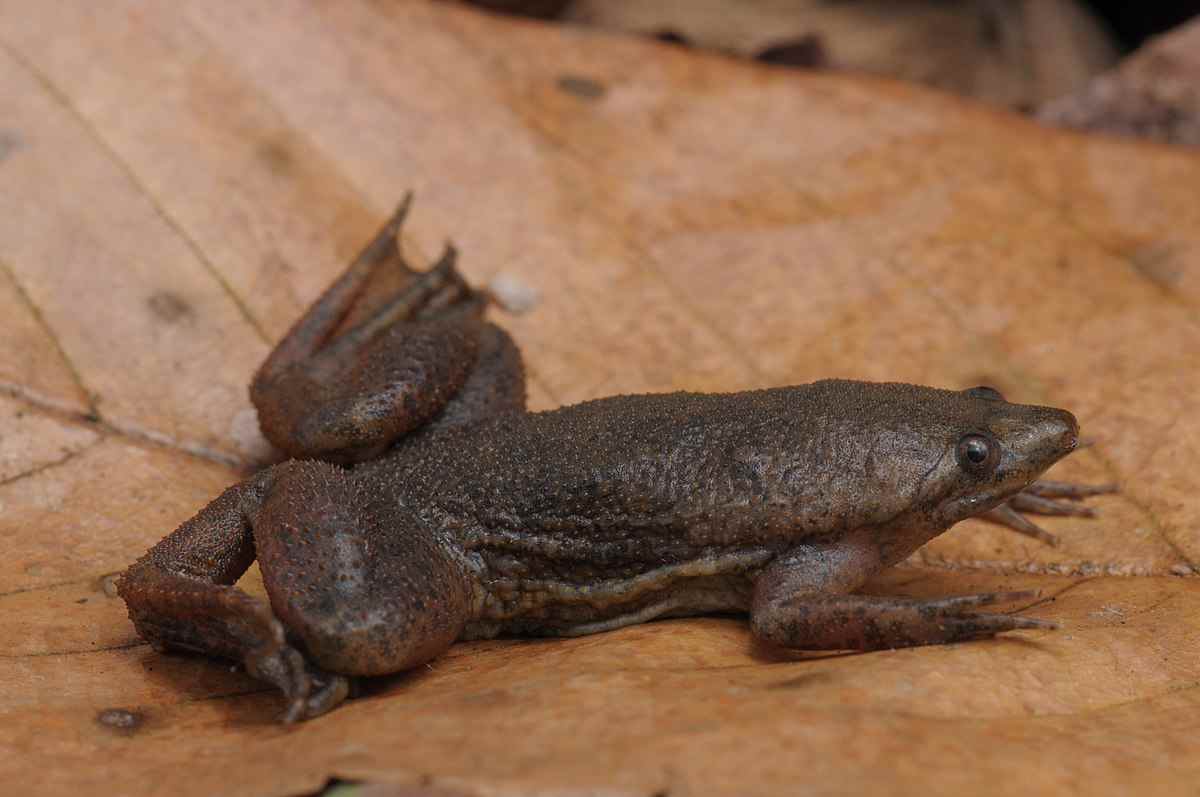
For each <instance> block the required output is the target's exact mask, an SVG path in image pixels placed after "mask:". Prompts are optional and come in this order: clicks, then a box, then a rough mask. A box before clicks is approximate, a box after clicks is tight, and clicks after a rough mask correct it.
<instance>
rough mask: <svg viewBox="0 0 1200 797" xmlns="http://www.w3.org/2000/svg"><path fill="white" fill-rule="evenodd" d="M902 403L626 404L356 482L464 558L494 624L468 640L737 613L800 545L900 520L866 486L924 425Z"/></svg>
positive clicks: (463, 443) (438, 449) (780, 397)
mask: <svg viewBox="0 0 1200 797" xmlns="http://www.w3.org/2000/svg"><path fill="white" fill-rule="evenodd" d="M907 388H908V386H895V387H894V390H901V391H902V390H905V389H907ZM892 392H893V387H892V386H879V385H863V384H862V383H855V382H832V381H831V382H818V383H814V384H812V385H805V386H800V387H791V388H779V389H772V390H762V391H753V392H746V393H733V394H716V395H713V394H692V393H670V394H659V395H642V396H618V397H613V398H608V399H602V400H598V401H593V402H587V403H584V404H579V405H575V406H572V407H566V408H563V409H560V410H554V411H551V412H543V413H531V414H513V415H510V416H505V417H501V418H496V419H493V420H490V421H487V422H485V423H482V424H476V425H472V426H469V427H463V428H460V429H448V430H443V431H437V432H432V433H428V434H425V435H421V436H418V437H417V438H415V439H413V440H411V441H408V442H406V443H404V444H402V445H401V446H399V447H398V448H397V449H395V451H394V452H393V453H392V454H391V455H390V456H389V457H388V458H387V459H386V460H384V461H382V462H380V463H377V464H371V465H367V466H363V468H362V470H361V473H362V475H363V477H364V478H367V479H371V480H375V481H377V483H378V485H379V489H378V490H376V492H377V493H378V494H380V495H381V496H386V500H397V501H400V502H402V503H404V504H405V505H406V506H408V507H410V508H413V509H416V510H417V514H418V515H419V516H421V517H422V518H424V519H425V522H427V523H429V524H430V525H431V526H434V527H436V528H437V530H438V533H441V534H446V535H447V537H448V539H451V540H453V541H454V544H455V545H457V546H459V547H460V548H461V549H462V550H463V552H464V555H465V557H466V561H467V562H468V563H469V566H470V567H471V568H472V569H473V570H474V571H475V574H476V576H477V578H478V580H479V582H480V583H481V584H483V585H484V586H483V590H484V592H485V593H486V595H487V598H486V601H485V603H486V606H485V608H484V609H483V610H482V611H481V617H483V618H485V619H490V620H492V621H495V622H496V623H498V624H493V625H487V624H486V623H485V624H484V625H483V626H480V627H478V628H475V630H474V631H472V634H473V635H486V634H490V633H495V632H498V631H500V630H505V631H515V632H519V633H585V632H590V631H594V630H599V629H601V628H604V627H607V626H606V625H605V624H606V623H617V624H624V623H625V622H632V621H634V620H636V619H637V618H640V619H645V618H646V617H647V616H663V615H665V614H672V613H679V614H689V613H694V612H698V611H721V610H732V609H744V608H745V606H746V601H747V600H748V599H749V594H750V589H751V585H752V578H753V575H754V574H755V573H756V572H757V570H758V569H760V568H761V567H763V566H764V565H765V564H766V563H768V562H769V561H770V560H771V559H772V558H774V556H776V555H777V554H778V553H779V552H781V551H782V550H785V549H786V548H788V547H790V546H791V545H793V544H794V543H795V542H796V541H797V540H798V539H802V538H804V537H806V536H809V535H824V534H835V533H838V532H840V531H845V530H848V529H850V528H854V527H858V526H861V525H862V524H863V523H864V522H871V519H872V518H873V517H877V516H878V517H882V516H884V515H890V514H894V507H891V506H887V505H885V504H886V497H885V496H881V497H880V500H878V501H876V500H875V497H874V496H873V490H872V488H871V487H870V486H869V484H868V483H869V482H870V480H871V479H873V478H876V477H877V476H878V474H877V473H874V472H873V471H877V470H878V469H879V465H878V463H874V462H873V460H872V457H873V456H874V451H875V447H876V446H875V441H877V440H878V439H879V436H880V434H881V432H882V431H883V430H885V429H887V428H894V427H896V425H897V424H900V425H903V424H905V423H912V422H914V419H913V417H912V414H913V411H912V410H911V408H910V409H909V411H908V412H905V408H904V407H902V406H898V405H897V404H896V402H895V401H894V396H892V395H891V393H892ZM929 392H930V393H931V394H940V393H944V391H929ZM919 398H922V399H923V398H924V397H919ZM917 403H918V404H920V403H922V402H921V401H918V402H917ZM901 404H904V402H901ZM915 422H916V423H918V424H919V419H917V420H916V421H915Z"/></svg>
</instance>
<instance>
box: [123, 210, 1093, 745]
mask: <svg viewBox="0 0 1200 797" xmlns="http://www.w3.org/2000/svg"><path fill="white" fill-rule="evenodd" d="M410 203H411V196H409V197H407V198H406V199H405V200H404V202H402V203H401V204H400V206H399V208H398V209H397V210H396V212H395V213H394V214H393V215H392V216H391V217H390V219H388V221H387V222H386V224H384V226H383V227H382V229H381V230H380V231H379V233H378V234H377V235H376V236H375V237H374V238H373V239H372V240H371V242H370V243H369V244H368V245H367V246H366V247H365V248H364V249H363V250H362V251H361V253H360V254H359V255H358V256H357V257H356V258H354V259H353V260H352V261H351V262H350V264H349V265H348V266H347V268H346V269H345V270H344V272H343V273H342V274H341V275H340V276H339V277H338V278H336V279H335V281H334V282H333V283H332V284H331V285H330V286H329V287H328V288H327V289H326V290H325V291H324V292H323V293H322V294H321V295H320V296H319V298H318V299H317V300H316V301H315V302H314V303H313V304H312V306H311V307H310V308H309V309H308V310H307V311H306V312H305V313H304V314H303V315H302V316H301V317H300V319H299V320H298V321H297V322H296V323H295V325H294V326H293V327H292V328H291V329H290V330H289V331H288V333H287V334H286V335H285V336H284V337H283V339H282V340H281V341H280V342H279V344H278V345H277V346H276V347H275V348H274V349H273V350H272V351H271V352H270V353H269V355H268V356H267V357H266V359H265V360H264V362H263V363H262V365H261V367H260V368H259V370H258V372H257V373H256V374H255V375H254V377H253V380H252V382H251V387H250V397H251V400H252V402H253V403H254V405H255V407H256V408H257V410H258V415H259V423H260V426H261V429H262V432H263V434H264V436H265V437H266V438H267V440H269V441H270V442H271V443H272V444H273V445H274V446H275V447H276V448H278V449H279V450H280V451H281V452H282V453H283V454H284V455H285V456H286V457H287V458H286V459H284V460H283V461H279V462H276V464H273V465H271V466H270V467H266V468H265V469H263V470H261V471H259V472H257V473H256V474H254V475H252V476H250V477H249V478H247V479H245V480H244V481H242V482H240V483H237V484H235V485H233V486H232V487H230V488H228V489H227V490H225V491H224V492H223V493H222V494H221V495H220V496H218V497H217V498H216V499H214V500H213V501H212V502H211V503H209V504H208V505H207V506H205V507H204V508H203V509H201V510H200V511H199V512H198V513H197V514H196V515H195V516H194V517H192V518H191V519H189V520H187V521H185V522H184V523H182V524H181V525H180V526H179V527H178V528H177V529H175V530H174V531H173V532H171V533H170V534H169V535H167V536H166V537H165V538H164V539H162V540H161V541H160V542H158V543H157V544H155V545H154V546H153V547H151V548H150V549H149V551H148V552H147V553H146V554H145V555H144V556H142V557H141V558H140V559H139V560H138V561H137V562H135V563H134V564H133V565H131V566H130V567H129V568H128V569H127V570H126V571H125V572H124V573H123V575H122V576H121V577H120V580H119V582H118V593H119V595H120V597H121V598H123V599H124V601H125V603H126V605H127V608H128V612H129V617H130V619H131V621H132V623H133V626H134V628H135V630H136V632H137V633H138V634H139V635H140V636H141V637H142V638H143V639H145V640H147V641H148V642H150V643H151V644H152V645H153V646H154V647H155V648H156V649H158V650H161V651H167V650H183V651H193V652H199V653H202V654H205V655H208V656H212V657H217V658H223V659H229V660H232V661H234V662H238V663H240V664H242V665H244V667H245V670H246V672H247V673H249V674H250V675H251V676H253V677H255V678H257V679H260V680H262V681H264V682H266V683H267V684H270V685H273V686H274V687H276V688H278V689H279V690H280V691H281V692H282V693H283V696H284V699H285V701H286V709H285V710H284V711H283V714H282V716H281V719H282V720H283V721H284V722H286V723H294V722H297V721H300V720H308V719H311V718H314V717H317V716H320V715H322V714H324V713H325V712H327V711H329V710H331V709H333V708H334V707H335V706H337V705H339V704H341V703H342V702H343V701H344V700H346V699H347V697H348V696H350V695H351V692H352V689H353V687H354V685H355V684H356V683H357V679H360V678H364V677H371V676H379V675H385V674H389V673H396V672H402V671H405V670H410V669H412V668H415V667H417V666H419V665H422V664H424V663H426V662H429V661H431V660H432V659H434V658H435V657H437V656H439V655H440V654H442V653H443V652H445V651H446V650H447V649H448V648H449V647H450V646H451V645H453V644H454V643H456V642H458V641H462V640H477V639H490V638H494V637H498V636H502V635H503V636H579V635H584V634H595V633H600V632H606V631H612V630H615V629H618V628H622V627H624V626H628V625H631V624H635V623H643V622H647V621H651V620H662V619H666V618H678V617H686V616H694V615H702V614H729V613H733V614H741V615H748V616H749V625H750V633H751V636H752V637H753V638H754V639H756V640H759V641H761V642H763V643H765V644H767V645H772V646H779V647H782V648H789V649H798V650H849V651H873V650H881V649H890V648H903V647H910V646H920V645H932V644H948V643H957V642H966V641H974V640H981V639H986V638H989V637H993V636H995V635H997V634H1001V633H1005V632H1011V631H1019V630H1026V629H1041V630H1047V629H1054V628H1057V627H1058V624H1057V623H1056V622H1054V621H1053V620H1048V619H1042V618H1035V617H1029V616H1025V615H1022V614H1019V613H1017V612H983V611H979V610H980V609H981V608H983V607H988V606H993V605H997V604H1006V603H1014V602H1018V601H1025V600H1029V599H1031V598H1034V597H1035V596H1036V595H1037V593H1036V592H1030V591H1007V592H990V593H982V594H975V595H959V596H948V597H940V598H932V599H915V598H905V597H889V596H881V595H867V594H862V592H861V591H860V590H861V588H862V587H863V586H864V584H866V582H867V581H868V580H869V579H870V578H872V577H873V576H875V575H876V574H877V573H879V572H880V571H882V570H884V569H886V568H889V567H891V566H893V565H896V564H898V563H900V562H902V561H904V560H905V559H906V558H908V557H909V556H910V555H912V554H913V553H914V552H915V551H916V550H918V549H919V548H921V547H922V546H923V545H925V544H926V543H927V542H929V541H930V540H932V539H933V538H935V537H937V536H938V535H940V534H942V533H944V532H945V531H946V530H948V529H949V528H950V527H952V526H954V525H955V524H956V523H958V522H960V521H962V520H965V519H967V518H971V517H983V518H986V519H991V520H994V521H997V522H1000V523H1003V524H1005V525H1007V526H1010V527H1012V528H1013V529H1015V530H1016V531H1018V532H1020V533H1022V534H1026V535H1028V536H1031V537H1035V538H1037V539H1039V540H1041V541H1043V542H1049V543H1053V542H1054V538H1053V537H1052V536H1051V535H1050V534H1049V533H1047V532H1046V531H1045V530H1043V529H1042V528H1041V527H1040V526H1038V525H1037V524H1035V523H1033V522H1032V521H1031V520H1029V519H1028V518H1027V517H1026V514H1028V513H1049V514H1073V515H1081V516H1090V515H1093V514H1094V511H1093V509H1092V508H1091V507H1089V506H1088V505H1087V504H1086V503H1085V502H1084V501H1083V500H1082V499H1085V498H1087V497H1089V496H1092V495H1098V494H1102V493H1106V492H1112V491H1113V490H1115V489H1116V488H1115V486H1114V485H1092V486H1088V485H1081V484H1073V483H1067V482H1053V481H1047V480H1044V479H1042V478H1041V477H1042V474H1043V473H1044V472H1045V471H1046V470H1047V469H1048V468H1049V467H1050V466H1051V465H1053V464H1054V463H1055V462H1057V461H1058V460H1060V459H1062V458H1063V457H1065V456H1066V455H1068V454H1070V453H1071V452H1072V451H1074V450H1075V449H1076V448H1077V447H1078V445H1079V425H1078V423H1077V421H1076V419H1075V417H1074V416H1073V415H1072V414H1071V413H1070V412H1068V411H1066V410H1063V409H1057V408H1053V407H1046V406H1037V405H1024V404H1016V403H1010V402H1008V401H1007V400H1006V399H1005V398H1004V397H1003V396H1002V395H1001V394H1000V393H999V392H998V391H997V390H995V389H992V388H989V387H974V388H968V389H966V390H950V389H941V388H933V387H923V386H917V385H911V384H903V383H872V382H862V381H854V380H846V379H827V380H821V381H817V382H813V383H810V384H804V385H795V386H789V387H778V388H770V389H759V390H749V391H741V392H730V393H697V392H673V393H661V394H645V395H620V396H613V397H609V398H602V399H597V400H592V401H585V402H583V403H580V404H575V405H572V406H566V407H561V408H558V409H554V410H547V411H539V412H531V411H528V410H527V408H526V388H525V377H524V366H523V363H522V358H521V354H520V351H519V349H518V347H517V345H516V344H515V342H514V341H513V338H512V337H511V336H510V335H509V334H508V333H506V332H505V331H504V330H503V329H502V328H501V327H500V326H498V325H496V324H495V323H493V322H491V321H489V320H487V317H486V315H487V313H486V311H487V308H488V306H489V305H490V304H493V303H495V301H496V297H494V296H492V295H491V294H490V293H489V291H488V290H486V289H477V288H473V287H471V285H470V284H469V283H468V281H467V280H466V279H465V278H464V277H463V276H462V274H461V273H460V271H459V269H458V266H457V251H456V250H455V249H454V247H453V246H451V245H447V248H446V250H445V252H444V253H443V254H442V256H441V257H439V258H438V259H437V260H436V262H435V263H434V264H433V265H432V266H430V267H429V268H428V269H427V270H424V271H418V270H416V269H414V268H413V267H412V266H411V265H410V264H409V262H408V261H407V260H406V259H405V257H404V255H403V253H402V251H401V247H400V237H401V236H400V231H401V225H402V223H403V221H404V219H405V217H406V215H407V212H408V208H409V206H410ZM389 268H390V269H396V270H398V271H399V272H400V275H401V276H402V277H403V280H402V285H401V287H400V288H398V289H396V290H395V291H394V292H393V293H391V294H389V295H386V296H385V297H384V298H383V299H382V300H377V301H376V302H375V305H374V306H372V307H371V308H370V311H369V312H362V311H361V310H362V308H363V307H364V306H365V305H363V304H362V302H364V301H366V300H365V299H364V295H365V291H366V286H367V285H368V284H369V282H370V280H371V278H372V275H375V274H377V273H379V271H380V270H381V269H389ZM356 308H358V310H359V311H360V312H358V313H357V316H355V315H353V314H352V313H353V312H354V311H355V309H356ZM256 559H257V561H258V565H259V569H260V571H261V575H262V581H263V585H264V587H265V591H266V596H267V598H266V600H263V599H261V598H259V597H255V596H252V595H250V594H249V593H247V592H245V591H243V590H242V589H241V588H239V587H238V586H237V583H236V582H237V581H238V579H239V578H240V577H241V576H242V575H243V574H244V573H245V572H246V570H247V569H248V568H249V567H250V565H251V564H252V563H253V562H254V561H255V560H256Z"/></svg>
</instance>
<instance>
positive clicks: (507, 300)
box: [488, 272, 542, 315]
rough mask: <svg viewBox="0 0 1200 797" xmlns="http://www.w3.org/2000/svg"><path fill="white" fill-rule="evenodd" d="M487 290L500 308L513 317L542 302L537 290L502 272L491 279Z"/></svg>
mask: <svg viewBox="0 0 1200 797" xmlns="http://www.w3.org/2000/svg"><path fill="white" fill-rule="evenodd" d="M488 290H490V291H491V292H492V296H494V297H496V301H497V302H499V304H500V306H501V307H503V308H504V309H505V310H507V311H508V312H510V313H512V314H513V315H522V314H524V313H528V312H529V311H530V310H532V309H533V308H535V307H537V304H538V302H540V301H541V300H542V294H541V292H540V291H538V289H537V288H535V287H533V286H532V285H528V284H526V283H524V282H522V281H521V280H520V279H518V278H517V277H514V276H512V275H511V274H505V273H503V272H501V273H500V274H497V275H496V276H495V277H493V278H492V281H491V284H489V285H488Z"/></svg>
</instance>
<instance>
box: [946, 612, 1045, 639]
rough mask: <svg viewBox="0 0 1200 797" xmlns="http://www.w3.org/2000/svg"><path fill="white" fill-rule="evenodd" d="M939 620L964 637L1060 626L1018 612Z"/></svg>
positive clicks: (972, 615) (971, 615) (969, 615)
mask: <svg viewBox="0 0 1200 797" xmlns="http://www.w3.org/2000/svg"><path fill="white" fill-rule="evenodd" d="M941 622H944V623H945V624H946V625H947V626H949V627H950V628H951V629H953V630H954V631H956V632H958V634H961V635H962V636H964V637H980V636H992V635H993V634H999V633H1001V632H1003V631H1016V630H1018V629H1025V628H1038V629H1044V630H1047V631H1053V630H1056V629H1058V628H1061V627H1062V626H1060V625H1059V624H1058V623H1056V622H1054V621H1053V620H1040V619H1038V618H1036V617H1022V616H1021V615H1019V614H968V615H963V616H961V617H947V618H945V619H944V620H943V621H941Z"/></svg>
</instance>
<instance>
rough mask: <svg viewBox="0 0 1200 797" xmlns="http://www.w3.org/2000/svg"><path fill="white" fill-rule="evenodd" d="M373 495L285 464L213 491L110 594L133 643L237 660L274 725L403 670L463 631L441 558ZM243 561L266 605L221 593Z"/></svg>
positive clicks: (326, 471) (311, 466) (453, 583)
mask: <svg viewBox="0 0 1200 797" xmlns="http://www.w3.org/2000/svg"><path fill="white" fill-rule="evenodd" d="M378 498H379V496H378V495H373V494H372V489H371V488H369V487H364V486H362V485H361V484H360V483H359V482H358V481H356V480H355V479H354V477H353V475H352V474H351V473H350V472H348V471H345V470H342V469H340V468H337V467H336V466H333V465H328V464H326V463H322V462H312V461H309V462H294V461H293V462H286V463H284V464H282V465H278V466H276V467H274V468H271V469H270V470H267V471H264V472H263V473H262V474H259V475H258V476H256V477H255V478H253V479H251V480H249V481H246V482H243V483H241V484H239V485H236V486H234V487H231V488H229V489H228V490H226V491H225V493H224V494H222V495H221V496H220V497H219V498H218V499H217V500H215V501H213V502H212V503H211V504H209V505H208V506H207V507H205V508H204V509H203V510H201V511H200V513H199V514H197V515H196V516H195V517H194V518H192V519H191V520H189V521H187V522H186V523H184V524H183V525H182V526H180V527H179V528H178V529H177V530H175V531H174V532H173V533H172V534H170V535H169V536H167V537H166V538H165V539H164V540H162V541H161V542H160V543H158V544H157V545H155V546H154V547H153V548H151V549H150V551H149V552H148V553H147V554H146V555H145V556H143V557H142V558H141V559H140V560H138V562H137V563H136V564H134V565H133V566H132V567H131V568H129V570H127V571H126V573H125V575H124V576H123V577H122V579H121V581H120V582H119V584H118V591H119V593H120V595H121V597H122V598H123V599H124V600H125V602H126V604H127V605H128V607H129V616H130V619H132V620H133V623H134V625H135V626H136V627H137V630H138V633H139V634H141V636H142V637H143V638H145V639H147V640H149V641H151V642H152V643H154V644H156V645H158V646H160V647H167V648H181V649H185V650H192V651H198V652H202V653H207V654H209V655H216V656H221V657H224V658H228V659H233V660H235V661H240V662H243V663H244V664H245V666H246V670H247V672H249V673H250V674H251V675H253V676H255V677H257V678H259V679H261V680H264V681H267V682H269V683H271V684H274V685H275V686H277V687H279V689H281V690H282V691H283V692H284V694H285V696H286V697H287V699H288V709H287V713H286V714H285V716H284V720H285V721H289V722H290V721H295V720H298V719H306V718H309V717H315V716H317V715H319V714H322V713H324V712H326V711H328V710H329V709H331V708H333V707H334V706H336V705H337V704H338V703H340V702H342V700H344V699H345V698H346V696H347V693H348V691H349V681H348V679H347V678H346V677H345V676H347V675H376V674H380V673H386V672H397V671H399V670H404V669H408V668H410V667H414V666H416V665H417V664H420V663H422V662H424V661H426V660H428V659H430V658H433V657H434V656H436V655H438V654H439V653H441V652H442V651H444V650H445V649H446V648H448V647H449V646H450V644H451V643H452V642H453V641H454V640H455V638H457V637H458V636H459V634H460V633H461V632H462V629H463V627H464V625H465V624H466V621H467V616H468V612H469V604H470V595H471V592H470V587H469V584H468V582H467V579H466V577H465V576H464V574H463V571H462V570H461V568H460V567H459V565H458V564H457V562H456V561H455V560H454V559H453V557H452V555H451V552H450V551H449V549H448V548H445V547H443V546H441V545H439V543H438V542H437V541H436V540H435V539H433V538H432V537H430V536H429V535H428V534H425V533H423V532H422V531H421V529H419V528H417V527H415V524H414V526H412V527H407V528H395V527H394V525H393V523H392V522H394V521H400V522H402V521H403V517H402V516H399V515H396V514H395V513H393V514H392V515H389V516H387V520H388V521H389V522H384V521H383V520H382V519H381V513H382V512H385V511H386V506H387V502H386V501H384V502H382V506H383V507H385V509H380V507H381V502H380V501H379V500H376V499H378ZM373 507H374V508H373ZM256 554H257V557H258V560H259V567H260V568H261V570H262V575H263V583H264V585H265V586H266V589H267V594H268V596H269V598H270V605H268V604H266V603H264V602H263V601H261V600H259V599H257V598H254V597H252V596H250V595H247V594H246V593H245V592H243V591H241V590H240V589H238V588H237V587H235V586H232V585H233V583H234V582H235V581H236V580H237V579H238V577H240V576H241V575H242V573H244V572H245V570H246V568H247V567H249V565H250V563H251V562H252V561H253V560H254V558H255V555H256ZM335 673H336V674H335Z"/></svg>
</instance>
